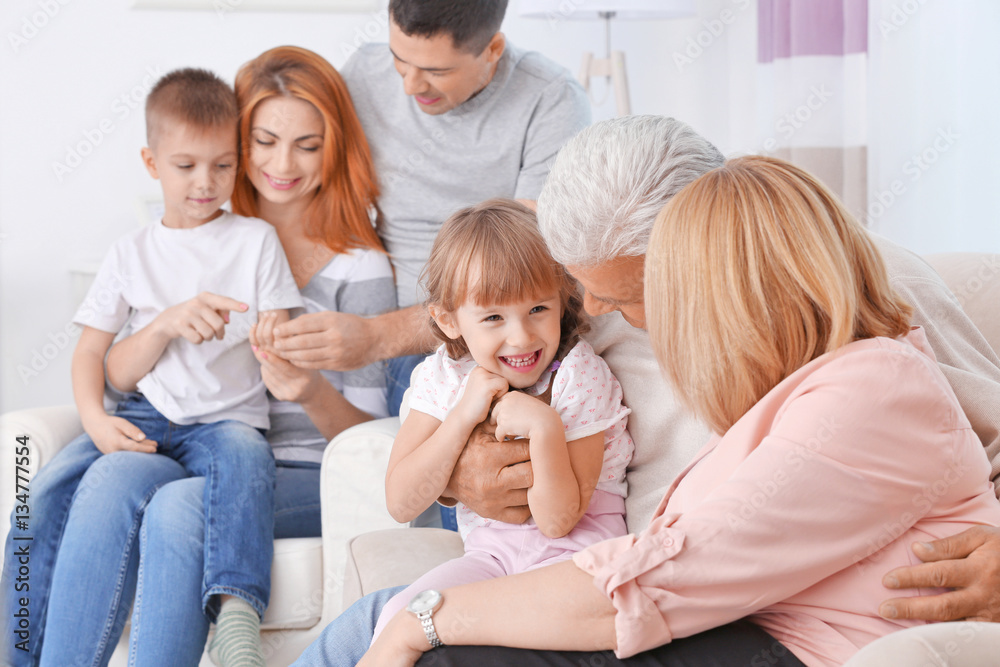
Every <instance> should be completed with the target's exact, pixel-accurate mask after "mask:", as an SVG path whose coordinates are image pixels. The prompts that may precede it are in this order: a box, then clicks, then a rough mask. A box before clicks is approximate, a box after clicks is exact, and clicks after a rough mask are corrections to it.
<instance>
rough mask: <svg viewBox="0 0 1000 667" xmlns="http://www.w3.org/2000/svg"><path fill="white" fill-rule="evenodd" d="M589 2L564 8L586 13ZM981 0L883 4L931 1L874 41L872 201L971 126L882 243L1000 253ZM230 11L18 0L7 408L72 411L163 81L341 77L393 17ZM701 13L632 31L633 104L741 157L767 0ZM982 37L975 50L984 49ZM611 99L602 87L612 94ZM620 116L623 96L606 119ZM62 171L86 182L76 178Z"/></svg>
mask: <svg viewBox="0 0 1000 667" xmlns="http://www.w3.org/2000/svg"><path fill="white" fill-rule="evenodd" d="M587 1H588V0H565V2H564V3H562V4H563V6H565V7H566V8H567V9H570V10H571V9H572V8H573V7H580V6H584V5H585V3H586V2H587ZM968 1H969V3H970V5H972V6H973V7H974V8H983V9H973V10H971V11H970V10H966V12H965V14H964V15H963V16H964V17H965V18H963V19H962V20H960V21H959V20H957V19H949V10H948V7H951V3H929V2H924V1H923V0H871V4H872V15H873V16H880V15H882V14H885V15H886V16H890V15H891V12H892V10H893V7H895V6H902V5H906V6H909V5H913V6H915V7H919V8H920V9H919V12H916V16H914V17H910V18H908V19H907V20H906V21H905V22H904V23H903V25H902V26H901V30H899V31H894V32H892V33H891V34H890V35H889V36H888V37H883V36H882V35H881V34H879V33H876V32H873V33H872V37H871V41H872V44H871V50H872V67H871V75H870V91H869V98H870V108H871V109H872V116H871V118H870V127H869V130H870V132H869V143H870V153H871V157H870V162H871V164H872V165H873V166H872V167H871V168H870V174H869V179H870V183H869V191H870V193H871V195H872V196H873V197H874V196H875V195H877V194H878V193H879V192H880V191H881V190H883V189H884V188H885V187H886V186H887V185H890V184H891V182H892V178H893V177H894V176H893V175H894V174H897V173H899V172H900V171H901V169H902V168H903V165H904V164H905V161H906V159H907V156H909V155H911V154H912V152H913V151H915V150H923V149H924V148H925V147H926V146H927V143H928V142H933V139H934V133H935V132H936V131H937V128H939V127H941V126H947V125H948V124H949V123H958V122H961V126H960V128H959V131H960V132H961V133H962V134H961V136H962V140H961V142H958V143H956V144H955V148H954V150H949V152H948V153H947V155H945V156H943V158H942V159H941V160H939V161H938V162H937V163H936V165H935V166H934V169H932V170H928V171H927V172H926V175H925V176H923V177H922V178H921V179H920V182H919V183H913V184H912V186H911V187H909V188H908V194H907V196H906V197H903V198H901V199H899V200H898V201H897V203H896V204H895V205H894V206H892V207H890V208H889V209H888V211H887V212H886V213H885V215H883V216H882V217H881V218H880V220H879V221H878V225H877V226H878V228H879V229H880V231H883V232H885V233H886V234H888V235H889V236H891V237H893V238H895V239H897V240H899V241H901V242H902V243H903V244H904V245H907V246H910V247H913V248H914V249H916V250H918V251H920V252H928V251H931V250H935V249H969V250H975V249H990V250H993V251H997V250H1000V238H998V234H1000V231H998V230H1000V225H997V224H996V223H997V214H996V211H997V206H996V205H995V204H993V202H992V201H991V199H990V197H989V195H990V193H991V192H992V190H993V189H995V186H994V185H993V184H994V183H996V182H997V181H998V180H1000V179H998V177H1000V173H998V167H997V166H996V164H995V158H993V155H992V152H993V151H991V150H990V149H991V148H993V149H994V150H995V147H996V146H997V145H998V144H1000V141H998V139H1000V135H998V132H1000V129H998V128H1000V124H998V123H996V122H995V121H994V120H992V119H993V118H995V115H996V109H997V108H998V104H997V103H998V102H1000V100H998V99H997V98H998V95H1000V86H997V85H996V83H997V82H996V77H997V72H996V68H995V67H992V68H990V67H987V65H988V64H989V59H990V57H992V56H993V55H995V54H996V53H998V49H1000V43H996V44H990V43H989V40H991V39H993V38H992V37H991V36H989V34H988V33H989V31H991V30H993V31H995V27H996V25H997V24H998V18H1000V16H998V14H1000V10H998V8H1000V3H996V2H995V0H968ZM214 2H215V5H216V6H226V5H230V6H232V5H236V7H237V8H236V9H235V10H233V11H229V12H225V11H203V12H195V11H177V12H168V11H152V10H136V9H132V8H131V0H104V1H103V2H99V3H98V2H84V1H83V0H3V2H2V3H0V35H2V37H3V40H2V43H0V352H2V357H0V358H2V360H3V363H2V377H0V412H3V411H7V410H11V409H16V408H21V407H28V406H37V405H46V404H53V403H64V402H69V401H71V400H72V394H71V391H70V385H69V366H70V357H71V353H72V348H73V345H74V344H75V339H73V338H72V337H70V336H67V335H66V333H65V332H66V328H67V325H68V324H69V323H70V319H71V317H72V315H73V312H74V310H75V308H76V306H77V303H78V301H79V300H80V299H81V298H82V294H80V293H79V287H78V286H76V285H75V283H74V277H73V274H72V273H71V270H72V269H73V268H74V267H80V266H82V265H87V264H94V263H97V262H99V261H100V259H101V258H102V257H103V255H104V253H105V251H106V250H107V248H108V247H109V245H110V244H111V243H112V242H113V241H114V240H115V239H116V238H118V237H119V236H121V235H122V234H124V233H126V232H127V231H129V230H131V229H133V228H134V226H135V225H137V224H138V213H137V201H138V198H139V197H141V196H150V195H153V196H155V195H157V194H158V188H157V184H156V182H155V181H153V180H151V179H150V178H149V177H148V176H147V175H146V173H145V170H144V169H143V168H142V166H141V165H140V162H139V149H140V148H141V147H142V145H143V143H144V126H143V119H142V113H141V105H142V98H143V95H144V92H145V89H146V88H148V85H149V83H150V81H151V78H153V77H155V76H157V75H159V74H160V73H163V72H166V71H169V70H171V69H173V68H176V67H182V66H200V67H206V68H209V69H212V70H215V71H217V72H219V73H220V74H223V75H224V76H226V77H227V78H228V79H230V80H231V79H232V76H233V75H234V74H235V72H236V70H237V68H238V67H239V66H240V65H241V64H242V63H243V62H245V61H247V60H249V59H250V58H253V57H254V56H256V55H257V54H259V53H260V52H261V51H264V50H265V49H267V48H270V47H273V46H277V45H279V44H296V45H299V46H303V47H306V48H310V49H313V50H315V51H317V52H319V53H320V54H322V55H324V56H325V57H327V58H328V59H329V60H330V62H332V63H333V64H334V65H335V66H340V65H342V64H343V63H344V62H345V61H346V59H347V56H348V54H349V52H350V50H351V48H352V46H353V45H354V44H356V43H357V40H359V39H367V38H372V39H375V40H384V39H385V34H386V30H385V25H384V13H383V12H381V11H380V12H375V13H362V14H321V13H312V14H303V13H259V12H248V11H244V10H241V9H239V5H240V1H239V0H214ZM379 2H380V6H383V7H384V6H385V4H387V2H386V0H379ZM517 4H518V0H511V7H510V9H509V10H508V17H507V20H506V22H505V23H504V32H505V33H506V34H507V35H508V37H509V38H510V39H511V41H513V42H515V43H517V44H519V45H521V46H524V47H527V48H531V49H535V50H539V51H542V52H544V53H546V54H547V55H548V56H549V57H551V58H552V59H553V60H555V61H556V62H559V63H561V64H563V65H564V66H566V67H568V68H569V69H570V70H572V71H573V72H575V71H576V70H577V68H578V66H579V61H580V54H581V53H582V52H583V51H584V50H593V51H596V52H598V53H599V54H600V52H601V51H602V50H603V48H604V28H603V25H602V24H600V23H598V22H590V21H574V20H560V19H559V17H556V18H555V19H554V20H551V21H547V20H532V19H522V18H519V17H518V16H517V14H516V10H517ZM936 5H941V7H936V8H935V6H936ZM962 5H963V6H965V5H966V3H962ZM46 9H47V10H48V13H49V14H51V16H48V15H47V14H46ZM699 14H700V15H699V16H698V17H697V18H691V19H684V20H677V21H646V22H616V23H615V24H614V26H613V30H612V46H613V47H614V48H620V49H622V50H625V51H626V53H627V57H628V68H629V76H630V83H631V91H632V108H633V112H634V113H655V114H665V115H671V116H675V117H677V118H680V119H682V120H685V121H687V122H688V123H690V124H691V125H693V126H694V128H695V129H696V130H697V131H699V132H701V133H702V134H704V135H705V136H707V137H709V138H710V139H711V140H712V141H713V142H715V143H716V144H717V145H718V146H719V148H720V149H722V151H723V152H724V153H731V152H736V151H739V152H753V151H756V150H758V149H759V147H760V142H761V141H762V137H760V136H758V134H759V133H758V131H757V126H756V122H757V120H759V119H757V117H756V111H755V104H756V101H755V90H754V86H755V82H756V75H755V65H756V32H757V10H756V0H699ZM36 25H39V26H40V27H37V28H36V27H35V26H36ZM970 34H972V35H974V39H972V40H968V39H966V38H965V36H966V35H970ZM876 37H877V38H878V41H877V43H876ZM925 45H930V47H931V50H930V51H925V50H923V49H924V46H925ZM921 53H923V54H924V55H923V56H920V55H919V54H921ZM918 58H919V60H918ZM992 62H993V63H994V64H995V63H996V62H998V60H997V59H996V58H995V57H993V60H992ZM970 65H978V68H977V69H974V70H970V69H969V67H970ZM969 72H973V73H972V74H969ZM601 88H602V83H601V82H595V91H594V92H595V94H596V95H597V96H600V95H601ZM929 102H933V103H935V104H936V105H937V106H935V105H934V104H931V105H930V106H928V103H929ZM941 105H945V106H941ZM915 109H918V110H919V112H917V111H915ZM613 114H614V101H613V95H608V96H607V99H606V101H605V102H604V103H603V104H600V105H598V106H596V107H595V110H594V118H595V120H600V119H603V118H608V117H610V116H612V115H613ZM775 120H777V119H775ZM903 121H906V122H905V124H904V123H903ZM81 143H82V144H83V146H82V150H83V151H87V150H88V148H90V146H89V144H95V145H94V146H93V147H92V150H90V151H89V154H87V155H85V156H83V157H82V158H81V159H80V162H79V164H78V165H77V164H76V162H75V160H74V161H72V162H67V152H68V151H69V150H70V149H72V148H74V147H78V146H80V144H81ZM55 163H62V164H65V165H67V168H70V169H71V170H70V171H68V172H64V173H56V170H55V169H54V165H55ZM908 185H910V184H909V183H908ZM959 189H960V190H959ZM959 191H960V192H961V196H960V197H959V196H956V195H955V193H956V192H959ZM957 228H961V231H960V232H958V231H956V229H957Z"/></svg>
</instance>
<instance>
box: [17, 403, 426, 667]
mask: <svg viewBox="0 0 1000 667" xmlns="http://www.w3.org/2000/svg"><path fill="white" fill-rule="evenodd" d="M398 428H399V420H398V419H396V418H390V419H382V420H379V421H378V422H374V423H372V424H371V425H368V426H367V427H366V428H365V429H364V430H359V431H355V432H352V431H345V432H344V433H342V434H341V435H340V436H338V437H337V438H335V439H334V440H333V441H332V442H331V443H330V445H329V446H328V447H327V449H326V452H325V453H324V456H323V467H322V481H321V493H322V508H323V509H322V512H323V538H322V539H321V538H318V537H317V538H302V539H282V540H275V543H274V562H273V567H272V573H271V601H270V604H269V606H268V608H267V613H266V614H265V616H264V623H263V632H262V640H263V643H264V650H265V653H266V654H267V655H268V665H269V666H273V667H281V666H284V665H288V664H290V663H291V662H293V661H294V660H295V659H296V658H297V657H298V656H299V654H300V653H302V651H303V650H304V649H305V647H306V646H308V645H309V644H310V643H311V642H312V640H313V639H315V637H316V635H318V634H319V632H320V630H322V629H323V628H324V627H326V625H327V623H329V622H330V621H331V620H332V619H334V618H335V617H336V616H337V615H338V614H339V613H340V612H341V611H342V609H343V607H342V601H343V584H344V572H345V563H346V557H347V550H346V545H347V542H348V540H350V538H352V537H354V536H355V535H358V534H361V533H363V532H366V531H370V530H379V529H387V528H403V527H406V526H405V525H404V524H399V523H396V521H395V520H393V518H392V517H391V516H389V514H388V512H386V510H385V501H384V475H385V464H386V457H387V455H388V454H387V451H388V450H386V451H385V452H383V451H382V450H380V449H371V448H369V443H370V441H371V439H372V438H381V439H383V440H384V441H387V442H390V443H391V442H392V437H393V434H394V433H395V431H396V429H398ZM82 432H83V428H82V426H81V424H80V419H79V417H78V416H77V413H76V409H75V408H74V407H73V406H72V405H61V406H53V407H45V408H35V409H30V410H19V411H16V412H9V413H7V414H5V415H3V416H2V417H0V443H2V444H0V456H3V461H5V463H4V465H3V468H2V469H3V471H4V474H3V475H2V476H0V516H2V517H3V520H2V522H0V539H2V538H6V535H7V532H8V530H9V528H10V524H9V521H8V517H9V516H10V512H11V509H12V507H13V500H14V475H13V474H8V473H12V472H13V471H12V470H10V469H9V468H8V467H7V463H6V462H9V461H13V446H14V443H15V438H16V437H19V436H27V437H28V442H29V444H30V447H31V467H32V470H33V471H34V470H37V469H38V468H39V467H41V466H43V465H45V463H46V462H47V461H49V460H50V459H51V458H52V457H53V456H55V454H56V453H57V452H58V451H59V449H60V448H61V447H62V446H63V445H66V444H67V443H69V442H70V441H71V440H72V439H73V438H75V437H76V436H77V435H79V434H80V433H82ZM345 470H350V471H351V473H350V474H349V475H345V474H343V471H345ZM111 664H112V665H125V664H127V633H126V636H125V637H123V638H122V641H121V642H120V645H119V646H118V648H117V649H116V651H115V655H114V656H113V658H112V663H111ZM201 664H202V665H205V666H208V665H211V664H212V662H211V661H210V659H209V658H208V657H207V655H206V656H204V657H203V659H202V662H201Z"/></svg>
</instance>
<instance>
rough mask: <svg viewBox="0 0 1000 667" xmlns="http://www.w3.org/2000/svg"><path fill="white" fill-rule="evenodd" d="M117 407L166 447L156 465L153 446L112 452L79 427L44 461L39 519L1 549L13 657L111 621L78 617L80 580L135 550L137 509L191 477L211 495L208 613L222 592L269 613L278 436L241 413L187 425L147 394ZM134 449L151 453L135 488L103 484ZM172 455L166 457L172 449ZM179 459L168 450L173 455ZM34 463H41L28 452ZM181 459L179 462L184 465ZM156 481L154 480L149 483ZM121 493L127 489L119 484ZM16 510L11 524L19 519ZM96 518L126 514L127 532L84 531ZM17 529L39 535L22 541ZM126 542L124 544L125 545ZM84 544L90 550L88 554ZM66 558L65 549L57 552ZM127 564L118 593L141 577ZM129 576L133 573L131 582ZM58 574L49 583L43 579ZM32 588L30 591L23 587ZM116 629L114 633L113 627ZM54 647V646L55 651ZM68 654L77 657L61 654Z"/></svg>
mask: <svg viewBox="0 0 1000 667" xmlns="http://www.w3.org/2000/svg"><path fill="white" fill-rule="evenodd" d="M115 414H116V416H119V417H122V418H125V419H128V420H129V421H130V422H132V423H133V424H135V425H136V426H138V427H139V428H141V429H142V431H143V432H144V433H145V434H146V437H147V438H149V439H151V440H155V441H156V442H157V443H158V445H159V447H158V450H157V451H158V453H159V454H162V455H164V456H157V457H153V458H155V463H154V462H153V459H151V458H149V457H152V455H149V454H143V453H137V452H115V453H113V454H109V455H103V456H102V455H101V453H100V451H99V450H98V449H97V448H96V447H95V446H94V444H93V442H92V441H91V440H90V438H89V437H87V436H86V435H84V436H81V437H79V438H77V439H76V440H74V441H73V442H72V443H70V444H69V445H68V446H67V447H66V448H64V449H63V450H62V451H60V452H59V454H58V455H56V456H55V457H54V458H53V460H52V461H51V462H49V463H48V464H47V465H46V466H45V467H44V468H42V469H41V470H40V471H38V474H37V475H35V477H34V478H33V479H32V481H31V484H30V500H31V521H30V523H29V529H28V530H27V531H24V530H19V529H18V528H17V526H16V524H15V525H12V530H11V533H10V536H9V537H8V539H7V544H6V547H5V554H4V571H3V577H2V582H0V588H2V595H3V602H4V610H3V612H4V614H3V619H4V620H3V623H2V626H3V632H4V635H3V641H2V642H0V643H2V644H4V645H5V648H7V647H9V653H8V656H6V657H7V658H8V660H9V661H10V662H11V664H17V665H21V664H34V662H35V660H37V658H38V651H39V647H40V646H41V645H42V642H41V639H42V637H41V631H42V626H43V623H42V622H41V620H42V619H43V618H44V619H46V622H45V624H44V625H46V626H49V627H50V628H65V629H66V630H67V631H68V633H69V634H79V633H82V632H84V631H85V630H86V628H85V627H84V626H86V624H87V623H88V621H91V622H94V623H96V622H98V620H100V621H102V622H103V621H104V619H97V618H94V619H88V618H81V617H80V614H79V608H80V605H78V604H75V603H74V598H75V595H78V591H81V590H86V588H87V587H86V586H85V585H82V583H83V582H85V581H87V580H88V579H89V578H91V577H93V576H94V573H93V565H92V564H93V563H109V564H111V565H109V567H114V565H113V564H114V563H118V562H119V561H129V560H130V559H137V558H138V553H135V550H134V549H133V548H132V545H133V544H134V543H135V540H134V537H135V535H136V531H138V529H139V525H140V523H141V518H142V517H141V511H134V510H135V508H139V509H140V510H141V509H144V507H145V504H146V503H148V502H149V499H150V498H152V496H153V494H155V492H156V490H157V489H158V488H159V487H160V486H162V485H163V484H164V483H166V482H167V481H172V480H174V479H180V478H183V477H185V476H188V475H197V476H203V477H205V478H206V481H205V485H204V504H205V514H206V521H205V544H204V570H203V578H202V586H201V605H202V608H203V609H205V610H206V613H208V614H209V615H210V616H211V615H212V614H213V613H214V612H213V610H212V609H210V608H209V606H208V603H209V601H210V599H211V598H212V596H215V595H220V594H228V595H234V596H237V597H240V598H243V599H244V600H246V601H247V602H249V603H250V604H251V605H253V606H254V608H255V609H256V610H257V611H258V613H259V614H263V611H264V608H265V607H266V605H267V600H268V597H269V595H270V567H271V559H272V554H273V542H272V540H273V535H274V475H275V468H274V456H273V453H272V450H271V447H270V445H269V444H268V443H267V441H266V440H265V439H264V436H263V435H262V434H261V433H260V431H258V430H257V429H254V428H252V427H250V426H247V425H246V424H243V423H242V422H236V421H222V422H216V423H213V424H194V425H190V426H180V425H177V424H173V423H171V422H170V421H168V420H167V419H165V418H164V417H163V416H162V415H160V414H159V412H157V411H156V410H155V409H154V408H153V407H152V406H151V405H150V404H149V402H148V401H147V400H146V399H145V398H144V397H142V396H139V395H131V396H129V397H127V398H126V399H125V400H123V401H122V402H121V403H119V405H118V408H117V409H116V411H115ZM135 457H147V459H144V460H143V465H139V466H136V469H137V475H138V477H139V479H135V480H132V483H130V484H129V485H127V486H128V491H127V495H128V497H127V498H126V497H122V496H121V495H116V494H115V493H105V492H103V491H104V490H106V489H104V488H102V487H103V485H105V484H107V483H108V480H110V479H113V478H114V477H115V476H116V474H120V472H118V471H120V470H122V469H125V468H128V467H129V462H130V461H132V462H134V461H136V460H137V459H136V458H135ZM168 457H169V458H168ZM171 459H172V460H171ZM32 463H33V464H34V462H32ZM178 464H179V465H178ZM144 480H148V484H144V483H143V482H144ZM123 493H125V492H124V491H123ZM13 521H14V520H13V518H12V524H13ZM94 522H119V523H123V524H128V525H123V530H121V531H117V532H118V534H120V535H121V536H122V538H123V539H122V540H118V541H115V542H116V543H114V544H112V543H109V541H106V540H100V541H96V542H95V541H94V540H92V539H90V537H91V535H90V534H88V532H89V531H90V530H92V529H91V528H89V527H90V526H93V525H94ZM17 537H31V538H32V539H31V540H30V541H28V540H16V539H15V538H17ZM119 542H120V543H119ZM24 544H28V545H29V549H30V553H31V561H30V573H31V583H32V586H31V589H30V591H27V592H24V591H20V592H19V591H16V590H15V583H16V578H17V577H18V563H17V560H18V559H17V557H16V556H15V553H16V551H17V549H18V548H21V547H23V545H24ZM84 552H85V553H86V557H83V556H82V554H83V553H84ZM57 556H58V557H57ZM120 571H122V572H128V573H132V574H130V575H129V576H126V577H123V578H122V579H121V581H119V582H118V585H117V586H116V590H115V591H113V596H114V597H115V600H114V601H113V602H114V604H117V603H118V600H117V596H120V595H121V593H122V591H130V590H131V589H132V588H133V587H134V585H135V581H134V576H135V575H134V572H135V568H134V567H125V568H122V569H121V570H120ZM129 579H131V581H129ZM49 582H51V594H50V589H49V588H48V587H47V586H46V584H48V583H49ZM26 593H27V594H26ZM21 597H27V602H28V604H27V609H28V614H29V617H30V619H31V621H30V625H31V629H32V634H31V639H30V641H29V642H28V647H29V649H30V650H29V652H27V653H26V652H24V651H20V650H16V648H15V646H14V644H15V642H14V641H11V639H12V638H15V637H16V635H15V634H14V632H15V630H16V629H17V625H18V623H17V619H15V618H14V616H13V612H14V611H17V610H18V609H20V607H21V605H20V600H19V598H21ZM127 613H128V608H127V605H125V611H124V612H122V614H121V616H122V617H121V618H120V619H117V620H116V621H115V623H114V625H115V626H117V628H115V627H110V628H106V629H105V630H103V631H102V632H104V633H105V634H106V635H107V636H108V637H109V638H110V637H111V636H112V635H114V636H117V634H120V630H121V627H120V626H121V625H124V615H127ZM116 629H117V632H115V630H116ZM56 634H58V633H53V636H51V637H50V639H51V640H53V641H51V642H50V641H48V639H47V640H46V642H45V646H46V650H45V662H50V659H49V656H50V655H51V656H52V658H53V659H52V661H51V662H52V663H53V664H64V665H70V664H73V662H72V660H66V661H64V662H61V661H60V659H59V658H55V654H58V653H60V651H59V646H58V644H59V642H58V641H57V637H56V636H55V635H56ZM50 649H51V651H53V653H50ZM62 658H69V656H68V655H63V656H62Z"/></svg>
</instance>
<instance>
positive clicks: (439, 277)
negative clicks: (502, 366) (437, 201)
mask: <svg viewBox="0 0 1000 667" xmlns="http://www.w3.org/2000/svg"><path fill="white" fill-rule="evenodd" d="M472 278H475V279H476V282H475V284H470V280H471V279H472ZM422 281H423V284H424V287H425V288H426V290H427V304H428V305H434V306H436V307H438V308H440V309H441V310H443V311H445V312H448V313H453V312H455V311H456V310H457V309H458V308H459V306H461V305H462V304H463V303H465V302H466V301H471V302H472V303H474V304H476V305H478V306H485V305H490V304H495V305H504V304H508V303H512V302H514V301H522V300H525V299H532V298H535V297H537V296H540V295H542V294H545V293H547V292H550V291H553V290H555V291H557V292H558V293H559V297H560V304H561V306H562V320H561V323H560V325H561V332H562V336H561V337H560V341H559V351H558V352H557V353H556V358H557V359H561V358H562V356H563V355H565V354H566V352H568V351H569V350H570V348H572V347H573V345H575V344H576V341H577V340H578V339H579V336H580V334H582V333H585V332H586V330H587V327H586V324H585V322H584V319H583V300H582V299H581V298H580V295H579V291H578V289H577V285H576V281H575V280H573V278H572V276H570V275H569V274H568V273H567V272H566V270H565V269H564V268H563V266H562V265H561V264H559V263H558V262H556V261H555V260H554V259H552V255H551V254H550V253H549V249H548V247H547V246H546V245H545V240H544V239H542V235H541V234H540V233H539V231H538V223H537V221H536V220H535V213H534V212H533V211H532V210H531V209H529V208H528V207H526V206H524V205H523V204H520V203H518V202H516V201H514V200H511V199H489V200H487V201H484V202H482V203H481V204H477V205H476V206H470V207H469V208H465V209H462V210H461V211H458V212H457V213H455V214H454V215H452V216H451V217H450V218H448V220H446V221H445V223H444V225H442V227H441V230H440V231H439V232H438V235H437V238H436V239H435V240H434V246H433V248H431V255H430V259H428V260H427V266H426V267H424V271H423V275H422ZM431 329H432V330H433V331H434V335H435V336H437V337H438V338H439V339H441V340H442V341H443V342H444V344H445V349H446V350H447V352H448V356H449V357H451V358H452V359H460V358H462V357H464V356H465V355H467V354H468V353H469V348H468V346H467V345H466V344H465V340H464V339H462V338H458V339H455V340H453V339H451V338H449V337H448V336H447V335H446V334H445V333H444V332H443V331H442V330H441V329H440V327H438V325H437V323H436V322H435V321H434V320H433V319H431Z"/></svg>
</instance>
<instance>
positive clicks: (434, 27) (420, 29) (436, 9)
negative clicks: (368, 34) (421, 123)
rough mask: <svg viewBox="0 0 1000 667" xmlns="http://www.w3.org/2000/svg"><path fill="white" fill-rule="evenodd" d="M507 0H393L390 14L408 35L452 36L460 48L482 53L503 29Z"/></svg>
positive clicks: (390, 4) (477, 53)
mask: <svg viewBox="0 0 1000 667" xmlns="http://www.w3.org/2000/svg"><path fill="white" fill-rule="evenodd" d="M506 11H507V0H391V2H390V3H389V16H391V17H392V20H393V21H394V22H395V23H396V25H398V26H399V28H400V30H402V31H403V33H404V34H406V35H416V36H418V37H434V36H435V35H438V34H440V33H442V32H443V33H447V34H449V35H451V39H452V43H453V44H454V46H455V48H456V49H461V50H462V51H468V52H470V53H473V54H476V55H479V54H480V53H482V52H483V49H485V48H486V45H487V44H489V43H490V40H491V39H493V35H495V34H496V33H497V32H498V31H499V30H500V24H501V23H503V16H504V13H505V12H506Z"/></svg>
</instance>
